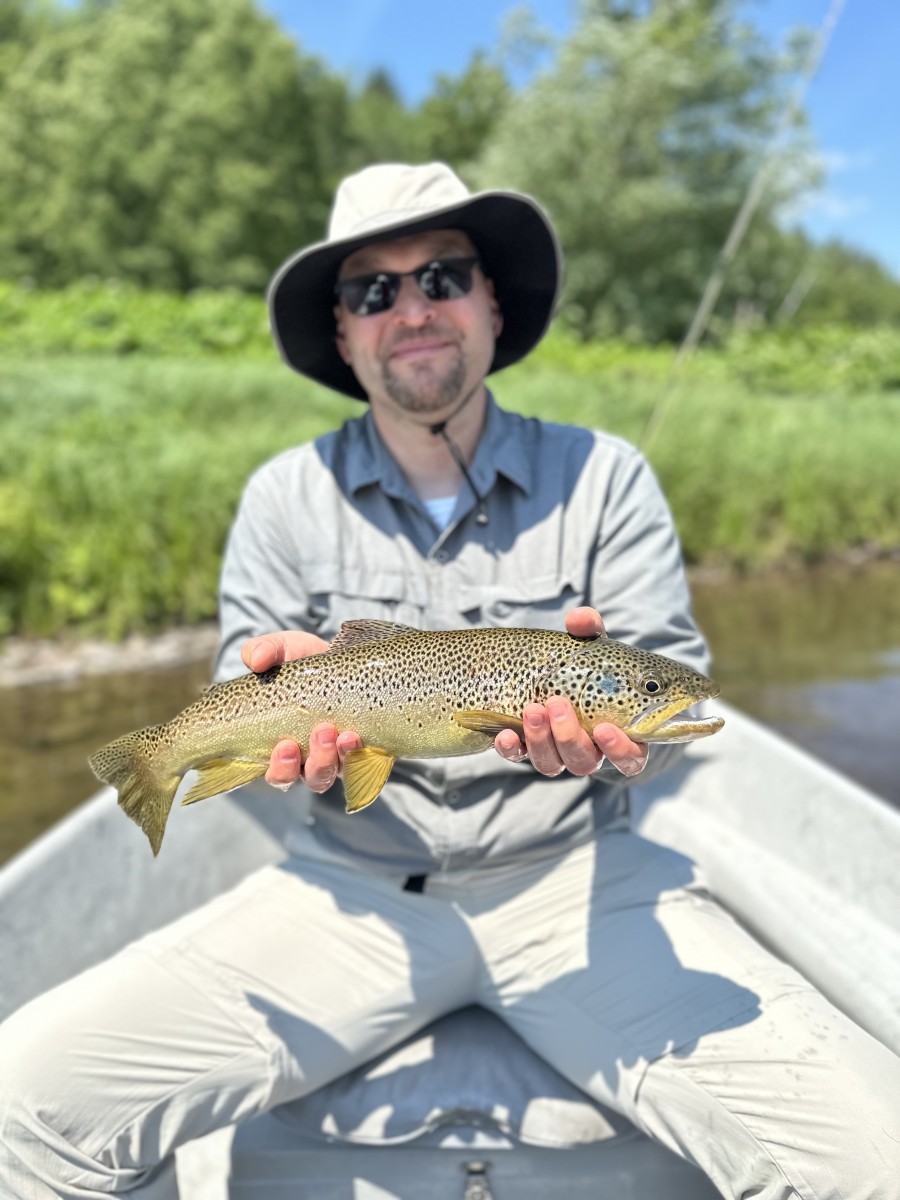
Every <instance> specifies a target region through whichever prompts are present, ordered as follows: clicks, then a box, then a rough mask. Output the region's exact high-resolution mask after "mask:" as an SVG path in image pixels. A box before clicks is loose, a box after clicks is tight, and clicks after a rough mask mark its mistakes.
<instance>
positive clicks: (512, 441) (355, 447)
mask: <svg viewBox="0 0 900 1200" xmlns="http://www.w3.org/2000/svg"><path fill="white" fill-rule="evenodd" d="M524 430H525V422H524V421H523V420H522V419H521V417H519V416H517V415H516V414H515V413H509V412H505V411H504V410H503V409H502V408H498V406H497V404H496V402H495V401H494V397H493V395H492V394H491V392H490V390H488V397H487V412H486V417H485V423H484V432H483V433H482V435H481V439H480V441H479V443H478V446H477V448H476V450H475V457H474V459H473V460H472V465H471V468H470V470H471V474H472V478H473V479H474V480H475V486H476V487H477V488H478V490H479V491H480V492H483V493H487V492H489V491H490V489H491V488H492V487H493V486H494V480H495V479H496V477H497V475H503V476H504V477H505V478H506V479H508V480H510V482H511V483H514V484H515V485H516V487H518V488H520V489H521V490H522V491H523V492H525V494H526V495H530V494H531V491H532V488H533V486H534V472H533V469H532V464H531V461H530V459H529V456H528V452H527V446H526V444H525V437H524ZM348 432H349V433H350V434H351V440H350V443H349V447H348V449H349V450H350V453H349V455H348V457H347V461H346V464H345V469H346V479H347V485H348V487H349V489H350V491H351V493H354V494H355V493H356V492H358V491H359V490H360V489H361V488H364V487H368V486H370V485H371V484H373V483H378V484H380V485H381V488H382V490H383V491H384V492H385V493H386V494H387V495H389V496H397V497H401V496H408V495H409V492H410V489H409V485H408V484H407V482H406V480H405V478H404V477H403V472H402V471H401V470H400V468H399V467H398V466H397V464H396V462H395V461H394V459H393V458H392V456H391V454H390V452H389V451H388V449H387V447H386V446H385V444H384V442H383V441H382V440H381V438H380V437H379V436H378V430H377V429H376V427H375V422H374V420H373V419H372V412H371V409H370V410H368V411H367V412H366V413H365V414H364V415H363V416H362V417H359V418H357V419H356V420H354V421H351V422H348Z"/></svg>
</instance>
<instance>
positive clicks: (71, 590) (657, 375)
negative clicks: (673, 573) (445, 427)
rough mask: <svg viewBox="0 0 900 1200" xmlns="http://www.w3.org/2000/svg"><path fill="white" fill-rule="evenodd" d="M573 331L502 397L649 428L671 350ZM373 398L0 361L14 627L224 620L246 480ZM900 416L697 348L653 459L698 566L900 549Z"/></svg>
mask: <svg viewBox="0 0 900 1200" xmlns="http://www.w3.org/2000/svg"><path fill="white" fill-rule="evenodd" d="M565 345H566V344H565V343H564V342H562V341H561V340H556V339H554V341H552V342H549V343H548V344H547V346H546V347H544V348H543V349H542V350H541V351H540V352H539V354H538V355H537V356H536V357H535V358H533V359H532V360H530V361H529V362H528V363H526V364H522V365H520V366H519V367H516V368H514V369H513V370H511V371H508V372H504V373H503V374H501V375H500V376H498V377H497V379H496V381H495V390H496V392H497V395H498V398H499V399H500V401H501V402H502V403H504V404H506V405H508V406H509V407H513V408H516V409H518V410H519V411H522V412H524V413H529V414H538V415H542V416H545V417H549V418H551V419H554V420H562V421H570V422H574V423H578V424H583V425H588V426H596V427H600V428H605V429H609V430H611V431H613V432H616V433H621V434H622V435H624V436H625V437H627V438H629V439H631V440H637V439H638V438H639V436H640V433H641V431H642V430H643V428H644V425H645V423H646V420H647V417H648V415H649V413H650V411H651V409H652V407H653V405H654V403H655V401H656V400H657V398H658V397H659V395H660V391H661V389H662V387H663V384H664V380H665V377H666V373H667V370H668V364H669V362H670V359H671V355H670V352H663V351H657V350H643V351H640V352H638V351H630V350H629V349H627V348H624V349H623V348H621V347H609V346H606V347H578V348H576V349H573V350H572V351H571V353H568V354H567V353H566V350H565ZM636 362H637V363H639V364H640V369H637V368H636V367H635V363H636ZM360 411H361V406H359V405H357V404H355V403H354V402H352V401H342V400H341V399H340V398H338V397H336V396H334V395H333V394H331V393H328V392H326V391H324V390H322V389H320V388H317V387H315V386H314V385H312V384H308V383H306V382H305V381H303V380H302V379H300V378H299V377H297V376H296V375H294V374H292V373H291V372H290V371H288V370H287V369H286V368H285V367H284V366H282V365H281V364H279V363H277V362H275V361H274V356H273V354H272V353H271V352H269V353H268V354H262V353H260V355H259V357H258V358H238V357H234V358H230V359H229V358H227V357H225V358H222V357H219V358H206V359H204V358H199V357H198V358H197V359H194V360H179V359H177V358H166V357H149V356H144V355H139V354H131V355H128V356H124V357H121V356H120V357H116V356H113V355H100V356H95V357H85V356H71V355H59V356H57V357H43V358H42V357H35V358H34V359H33V360H26V359H24V358H12V357H4V358H0V428H2V430H3V436H2V442H0V636H2V635H3V634H9V633H26V634H41V635H55V634H58V633H60V632H61V631H63V630H71V629H73V628H74V629H76V630H81V631H84V632H91V633H102V634H105V635H107V636H111V637H118V636H122V635H124V634H125V633H126V632H128V631H129V630H132V629H137V628H158V627H160V626H164V625H168V624H172V623H175V622H179V621H186V622H190V621H195V620H199V619H202V618H206V617H209V616H212V615H213V613H214V610H215V593H216V579H217V574H218V567H219V560H220V555H221V551H222V546H223V543H224V539H225V536H226V534H227V530H228V527H229V524H230V521H231V518H232V516H233V513H234V509H235V506H236V504H237V502H238V499H239V496H240V491H241V488H242V485H243V482H244V481H245V479H246V477H247V475H248V474H249V473H250V471H251V470H252V469H253V468H254V467H255V466H256V465H257V464H258V463H260V462H262V461H263V460H264V459H266V458H268V457H269V456H271V455H272V454H274V453H276V452H277V451H279V450H280V449H283V448H284V447H286V446H289V445H293V444H295V443H297V442H300V441H304V440H306V439H308V438H311V437H314V436H316V435H318V434H319V433H321V432H323V431H324V430H326V429H328V428H331V427H333V426H335V425H337V424H339V423H340V421H341V420H342V419H343V418H344V417H345V416H347V415H350V414H354V413H357V412H360ZM898 428H900V393H898V392H896V391H894V390H891V389H888V388H885V387H884V386H881V387H879V388H870V389H869V390H863V391H859V392H857V393H855V394H852V395H846V394H843V393H842V392H840V391H834V390H824V389H823V390H821V391H801V392H795V393H788V394H785V393H778V392H776V391H774V390H771V389H769V390H759V389H758V387H756V386H754V387H753V388H751V387H749V386H748V385H747V384H745V383H743V382H741V381H740V379H739V378H737V377H736V375H735V371H734V370H733V369H729V370H726V369H725V367H724V366H723V365H722V364H721V363H719V364H714V363H711V362H710V363H699V362H698V364H697V368H696V370H695V368H694V366H692V367H691V368H690V369H689V371H688V373H687V376H686V380H685V382H684V383H683V385H682V386H681V387H680V389H679V392H678V393H677V396H676V400H675V403H674V405H673V407H672V409H671V412H670V415H669V417H668V419H667V421H666V423H665V424H664V425H663V427H662V430H661V432H660V434H659V437H658V438H657V440H656V441H655V443H654V444H653V446H652V453H651V460H652V461H653V463H654V466H655V467H656V469H657V471H658V473H659V476H660V478H661V480H662V483H663V486H664V488H665V490H666V492H667V494H668V495H669V498H670V501H671V503H672V507H673V509H674V511H675V515H676V519H677V521H678V525H679V529H680V531H681V535H682V539H683V542H684V546H685V550H686V553H687V557H688V559H689V561H691V562H720V563H724V564H729V565H738V566H749V567H755V566H758V565H761V564H765V563H769V562H773V561H777V560H780V559H782V558H784V557H786V556H790V557H794V558H800V559H803V560H808V561H814V560H815V559H817V558H821V557H824V556H827V555H830V554H834V553H841V552H843V551H845V550H846V549H848V548H850V547H854V546H859V545H865V546H867V547H871V548H873V549H885V550H886V549H892V548H896V547H898V546H900V494H898V492H900V489H898V488H897V454H896V444H897V443H896V431H897V429H898Z"/></svg>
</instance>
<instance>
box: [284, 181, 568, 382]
mask: <svg viewBox="0 0 900 1200" xmlns="http://www.w3.org/2000/svg"><path fill="white" fill-rule="evenodd" d="M429 229H462V230H464V231H465V233H467V234H468V235H469V237H470V238H471V239H472V241H473V242H474V244H475V247H476V249H477V250H478V256H479V259H480V260H481V263H482V267H483V270H484V273H485V275H487V276H489V277H490V278H491V279H492V280H493V282H494V288H495V290H496V294H497V300H498V301H499V304H500V309H501V311H502V313H503V331H502V333H501V334H500V336H499V337H498V338H497V343H496V347H495V352H494V358H493V361H492V363H491V367H490V370H491V371H492V372H493V371H499V370H501V369H502V368H503V367H508V366H509V365H510V364H511V363H514V362H518V360H519V359H520V358H524V356H525V355H526V354H528V352H529V351H530V350H531V349H532V348H533V347H534V346H536V345H537V343H538V342H539V341H540V340H541V338H542V337H543V335H544V333H545V332H546V329H547V326H548V325H549V324H550V319H551V317H552V316H553V312H554V308H555V306H556V300H557V296H558V294H559V286H560V279H561V275H562V255H561V251H560V247H559V241H558V239H557V236H556V233H555V232H554V229H553V226H552V225H551V224H550V219H549V217H548V216H547V214H546V213H545V212H544V211H543V209H542V208H541V207H540V205H538V204H537V202H536V201H534V200H532V198H531V197H530V196H526V195H523V194H522V193H521V192H506V191H485V192H474V193H472V192H470V191H469V189H468V188H467V187H466V185H465V184H464V183H463V182H462V180H461V179H460V178H459V177H458V176H457V175H456V174H454V172H453V171H452V170H451V169H450V168H449V167H448V166H446V165H445V164H444V163H437V162H436V163H428V164H426V165H423V166H407V165H404V164H401V163H382V164H379V165H377V166H373V167H367V168H366V169H365V170H363V171H360V172H359V173H358V174H356V175H350V176H349V177H348V178H347V179H345V180H344V181H343V183H342V184H341V185H340V187H339V188H338V190H337V194H336V196H335V201H334V208H333V209H332V212H331V220H330V222H329V226H328V236H327V238H326V240H325V241H324V242H317V243H316V244H315V245H313V246H308V247H307V248H306V249H304V250H299V251H297V253H296V254H293V255H292V256H291V257H290V258H288V259H287V260H286V261H285V262H284V263H282V265H281V267H279V269H278V271H277V272H276V273H275V275H274V277H273V279H272V282H271V283H270V284H269V290H268V302H269V319H270V321H271V325H272V334H273V336H274V338H275V342H276V345H277V346H278V349H279V351H280V352H281V356H282V358H283V359H284V361H285V362H286V363H287V364H288V366H290V367H293V369H294V370H295V371H299V372H300V374H301V375H307V376H308V377H309V378H310V379H315V380H316V381H317V382H318V383H324V384H325V385H326V386H327V387H330V388H334V389H335V390H336V391H338V392H343V393H344V394H345V395H347V396H354V397H355V398H357V399H359V400H365V399H367V396H366V394H365V392H364V391H363V389H362V388H361V387H360V385H359V382H358V381H357V379H356V376H355V375H354V374H353V371H352V370H351V368H350V367H348V366H347V364H346V363H345V362H344V361H343V359H342V358H341V356H340V355H339V354H338V352H337V347H336V346H335V328H334V312H333V309H334V285H335V282H336V281H337V276H338V270H339V268H340V265H341V262H342V261H343V260H344V259H345V258H346V257H347V256H348V255H349V254H352V253H353V252H354V251H355V250H359V249H360V248H361V247H362V246H366V245H369V244H370V243H371V242H379V241H386V240H388V239H390V238H393V237H405V236H407V235H409V234H413V233H423V232H425V231H426V230H429Z"/></svg>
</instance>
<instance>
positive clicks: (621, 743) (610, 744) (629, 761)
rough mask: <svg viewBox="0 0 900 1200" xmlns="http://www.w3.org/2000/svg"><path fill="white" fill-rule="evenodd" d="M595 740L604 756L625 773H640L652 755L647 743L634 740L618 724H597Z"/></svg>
mask: <svg viewBox="0 0 900 1200" xmlns="http://www.w3.org/2000/svg"><path fill="white" fill-rule="evenodd" d="M594 742H595V744H596V745H597V747H598V748H599V750H600V751H601V753H602V754H603V756H604V757H605V758H608V759H609V761H610V762H611V763H612V765H613V766H614V767H615V768H616V770H617V771H620V772H621V773H622V774H623V775H640V773H641V771H643V769H644V767H646V765H647V759H648V757H649V755H650V748H649V747H648V745H647V743H646V742H635V741H632V739H631V738H630V737H629V736H628V734H627V733H625V732H624V731H623V730H621V729H619V728H618V726H616V725H609V724H607V723H603V724H600V725H595V726H594Z"/></svg>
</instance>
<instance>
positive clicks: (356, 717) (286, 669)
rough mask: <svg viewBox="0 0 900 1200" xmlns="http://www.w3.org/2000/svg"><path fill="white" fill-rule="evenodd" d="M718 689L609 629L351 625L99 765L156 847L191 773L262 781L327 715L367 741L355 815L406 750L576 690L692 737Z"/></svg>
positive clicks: (423, 751) (351, 807) (578, 702)
mask: <svg viewBox="0 0 900 1200" xmlns="http://www.w3.org/2000/svg"><path fill="white" fill-rule="evenodd" d="M718 694H719V688H718V685H717V684H716V683H714V682H713V681H712V680H711V679H707V678H706V677H705V676H704V675H700V674H698V673H697V672H696V671H692V670H690V669H689V668H688V667H684V666H682V665H681V664H680V663H676V662H674V661H673V660H672V659H670V658H665V657H664V656H663V655H661V654H653V653H651V652H649V651H647V650H638V649H635V648H634V647H633V646H629V645H627V644H626V643H624V642H617V641H613V640H612V639H611V638H607V637H594V638H573V637H570V636H569V634H567V633H558V632H554V631H550V630H545V629H506V628H499V629H451V630H444V631H440V632H435V631H432V630H427V631H424V630H418V629H411V628H410V627H409V626H407V625H397V624H393V623H391V622H388V621H347V622H345V623H344V625H342V627H341V631H340V633H339V634H338V636H337V637H336V638H335V640H334V642H333V643H332V645H331V647H330V649H329V650H328V651H327V652H326V653H323V654H315V655H311V656H310V657H308V658H301V659H298V660H296V661H295V662H289V663H285V664H283V665H282V666H279V667H273V668H272V669H271V670H269V671H266V672H264V673H262V674H259V675H255V674H249V675H242V676H240V677H239V678H237V679H231V680H228V681H227V682H226V683H218V684H214V685H213V686H212V687H210V688H208V689H207V690H206V691H205V692H204V693H203V695H202V696H201V697H200V698H199V699H198V700H196V701H195V702H194V703H193V704H191V705H189V706H188V707H187V708H186V709H184V710H183V711H182V712H181V713H179V714H178V716H177V717H173V719H172V720H171V721H167V722H166V723H165V724H162V725H152V726H149V727H148V728H146V729H140V730H138V731H137V732H135V733H129V734H127V735H126V736H125V737H121V738H118V739H117V740H116V741H114V742H111V743H110V744H109V745H108V746H106V747H104V748H103V749H102V750H98V751H97V752H96V754H93V755H92V756H91V758H90V760H89V761H90V765H91V768H92V770H93V771H94V774H95V775H96V776H97V777H98V779H100V780H102V781H103V782H104V783H108V784H111V785H112V786H113V787H114V788H116V789H117V791H118V794H119V804H120V805H121V807H122V808H123V809H124V810H125V812H126V813H127V814H128V816H129V817H131V818H132V820H134V821H136V822H137V824H138V825H140V827H141V828H142V829H143V831H144V832H145V833H146V835H147V837H148V838H149V840H150V845H151V846H152V847H153V853H154V854H158V853H159V848H160V845H161V844H162V838H163V831H164V830H165V826H166V820H167V818H168V815H169V810H170V808H171V806H172V801H173V799H174V797H175V792H176V790H177V788H178V785H179V783H180V782H181V779H182V778H183V776H184V775H185V774H186V773H187V772H188V771H189V770H192V769H193V770H196V771H198V772H199V778H198V780H197V782H196V783H194V785H193V787H192V788H191V789H190V790H189V791H188V793H187V794H186V796H185V797H184V800H183V801H182V803H184V804H193V803H194V802H195V801H197V800H204V799H206V798H207V797H209V796H214V795H217V794H218V793H220V792H226V791H229V790H230V789H231V788H235V787H239V786H241V785H242V784H245V783H249V782H250V781H251V780H253V779H258V778H259V777H260V776H261V775H263V774H264V773H265V771H266V768H267V767H268V764H269V757H270V755H271V752H272V748H273V747H274V745H275V743H276V742H277V741H278V740H279V739H280V738H293V739H294V740H295V741H297V742H299V744H300V745H301V747H303V748H304V750H305V748H306V747H307V746H308V745H309V735H310V733H311V731H312V729H313V726H315V725H317V724H318V723H319V722H320V721H330V722H333V723H334V724H335V725H336V726H337V728H338V729H339V730H345V729H349V730H355V731H356V732H357V733H358V734H359V735H360V737H361V738H362V741H363V747H362V748H361V749H359V750H353V751H351V752H350V753H349V754H348V755H347V756H346V758H345V759H344V764H343V770H342V777H343V783H344V793H345V797H346V807H347V812H350V813H353V812H358V811H359V810H360V809H361V808H365V807H366V805H368V804H371V803H372V801H373V800H374V799H376V797H377V796H378V795H379V793H380V792H381V789H382V788H383V787H384V785H385V783H386V782H387V778H388V775H389V774H390V772H391V767H392V766H393V763H394V759H395V758H436V757H443V756H445V755H458V754H474V753H476V752H477V751H480V750H485V749H487V747H489V746H490V745H491V743H492V741H493V739H494V737H495V736H496V735H497V734H498V733H499V732H500V730H501V729H514V730H515V731H516V733H518V734H519V736H520V737H523V736H524V734H523V724H522V710H523V708H524V707H525V705H526V704H528V703H530V702H532V701H537V702H543V701H546V700H547V699H549V698H550V697H551V696H564V697H567V698H568V699H569V700H571V702H572V704H573V705H574V707H575V711H576V713H577V714H578V718H579V720H580V722H581V724H582V725H583V727H584V728H585V729H586V730H587V731H588V732H590V731H591V730H592V729H593V727H594V726H595V725H596V724H598V722H601V721H610V722H612V723H613V724H614V725H617V726H619V727H620V728H621V729H624V730H625V732H626V733H628V734H629V735H630V736H631V737H632V738H634V739H635V740H636V741H642V742H687V741H692V740H693V739H694V738H699V737H706V736H708V735H709V734H711V733H715V732H716V731H717V730H718V729H721V727H722V725H723V724H724V722H723V720H722V719H721V718H720V717H705V718H687V717H679V715H678V714H680V713H683V711H684V709H686V708H687V707H689V706H690V705H691V704H694V703H696V702H697V701H699V700H705V699H708V698H711V697H713V696H717V695H718Z"/></svg>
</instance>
